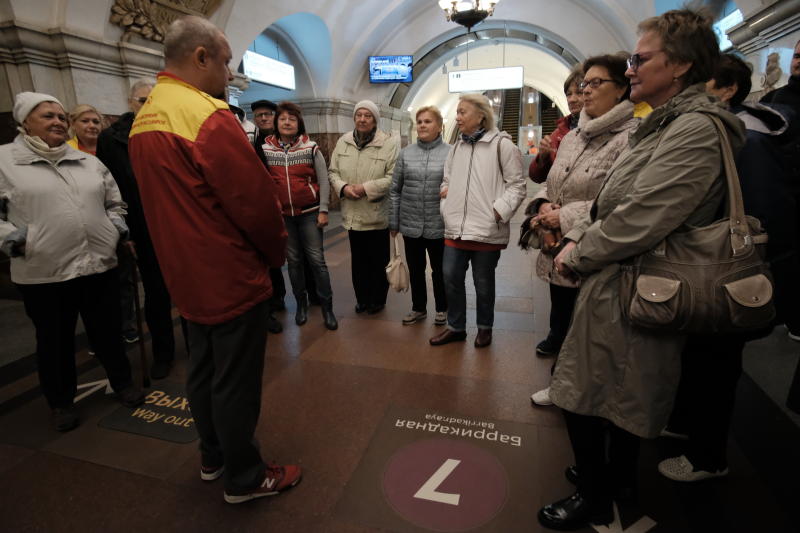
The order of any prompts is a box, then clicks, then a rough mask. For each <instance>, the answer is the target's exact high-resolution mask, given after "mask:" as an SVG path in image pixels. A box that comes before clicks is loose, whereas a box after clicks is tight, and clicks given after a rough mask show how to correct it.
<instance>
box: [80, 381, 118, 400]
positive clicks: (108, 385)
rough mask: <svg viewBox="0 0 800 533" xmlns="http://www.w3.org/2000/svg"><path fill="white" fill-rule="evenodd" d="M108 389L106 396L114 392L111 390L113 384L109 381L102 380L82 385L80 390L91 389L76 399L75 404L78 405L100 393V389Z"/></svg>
mask: <svg viewBox="0 0 800 533" xmlns="http://www.w3.org/2000/svg"><path fill="white" fill-rule="evenodd" d="M104 387H105V389H106V394H111V393H112V392H114V390H113V389H112V388H111V383H110V382H109V381H108V380H107V379H101V380H100V381H92V382H91V383H81V384H80V385H78V390H81V389H89V390H87V391H86V392H83V393H81V394H80V395H78V396H76V397H75V400H74V402H75V403H77V402H79V401H81V400H83V399H84V398H86V397H87V396H89V395H90V394H92V393H94V392H97V391H99V390H100V389H102V388H104Z"/></svg>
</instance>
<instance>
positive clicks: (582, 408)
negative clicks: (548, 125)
mask: <svg viewBox="0 0 800 533" xmlns="http://www.w3.org/2000/svg"><path fill="white" fill-rule="evenodd" d="M718 50H719V48H718V45H717V40H716V37H715V34H714V32H713V30H712V28H711V26H710V21H709V19H708V17H706V16H705V15H704V14H702V13H699V12H696V11H692V10H676V11H670V12H667V13H665V14H663V15H661V16H658V17H653V18H650V19H647V20H645V21H643V22H642V23H641V24H640V25H639V39H638V41H637V43H636V48H635V50H634V53H633V54H632V55H630V56H627V55H620V54H604V55H596V56H593V57H590V58H589V59H587V60H586V61H585V62H583V63H582V64H581V65H579V66H578V67H576V68H575V69H574V70H573V71H572V72H571V74H570V75H569V77H568V78H567V80H566V82H565V83H564V92H565V95H566V97H567V102H568V105H569V114H568V115H566V116H565V117H564V118H563V119H561V120H560V121H559V123H558V126H557V129H556V130H555V132H554V133H552V134H551V135H549V136H545V137H544V138H543V139H542V141H541V144H540V146H539V151H538V156H537V157H536V159H535V160H534V161H533V163H532V164H531V166H530V168H529V169H528V176H529V177H530V179H532V180H533V181H534V182H537V183H543V186H542V187H541V189H540V190H539V192H538V193H537V194H536V195H535V196H534V198H533V199H532V200H531V201H530V202H529V203H528V205H527V208H526V210H525V212H526V215H527V218H526V219H525V222H524V223H523V227H522V233H523V237H522V238H521V239H520V245H521V246H523V247H525V248H533V249H538V250H539V252H538V254H537V255H536V259H535V261H536V267H535V270H536V275H537V276H538V277H539V278H541V279H542V280H543V281H545V282H546V283H547V284H548V285H549V290H550V299H551V312H550V329H549V332H548V334H547V336H546V337H545V338H544V340H542V341H541V342H540V343H539V344H538V345H537V346H536V347H535V353H536V354H538V355H539V356H542V357H547V356H554V357H555V359H554V362H553V366H552V371H551V373H552V379H551V382H550V386H549V387H548V388H546V389H544V390H541V391H537V392H535V393H534V394H533V395H532V396H531V401H532V402H533V403H534V405H535V406H549V405H553V404H554V405H556V406H558V407H559V408H561V409H562V411H563V413H564V420H565V422H566V427H567V431H568V434H569V438H570V442H571V445H572V449H573V452H574V458H575V464H574V465H572V466H570V467H569V468H568V469H567V470H566V472H565V475H566V477H567V478H568V479H569V480H570V481H571V482H572V483H574V484H575V485H576V490H575V492H574V493H573V494H572V495H570V496H568V497H566V498H564V499H561V500H559V501H556V502H554V503H552V504H549V505H547V506H545V507H543V508H542V509H541V510H540V512H539V520H540V522H541V523H542V524H543V525H544V526H545V527H548V528H552V529H558V530H570V529H578V528H581V527H585V526H586V525H587V524H589V523H592V524H608V523H610V522H611V521H612V519H613V509H612V504H613V502H614V501H630V500H635V498H636V493H637V468H638V449H639V442H640V439H641V438H654V437H658V436H659V435H662V434H668V435H676V434H681V435H684V436H685V437H686V438H687V439H688V443H687V452H686V453H685V455H681V456H678V457H672V458H668V459H665V460H664V461H662V462H661V463H660V464H659V465H658V466H657V468H658V470H659V471H660V472H661V473H662V474H663V475H665V476H666V477H669V478H670V479H673V480H677V481H685V482H686V481H700V480H703V479H707V478H711V477H720V476H724V475H725V474H727V472H728V465H727V458H726V455H725V450H726V446H727V444H726V443H727V435H728V429H729V424H730V417H731V412H732V409H733V403H734V397H735V388H736V383H737V380H738V378H739V376H740V374H741V371H742V350H743V348H744V345H745V343H746V342H747V341H748V340H751V339H753V338H755V337H756V336H758V335H762V336H763V335H765V334H766V333H768V332H769V330H771V328H768V330H767V331H761V332H757V333H756V334H754V333H751V332H747V333H744V332H743V333H741V334H738V333H736V334H726V335H720V334H715V333H712V332H708V333H703V334H696V333H692V334H687V333H679V332H668V333H665V332H654V331H652V330H648V329H644V328H641V327H637V326H635V325H633V324H632V323H631V322H630V321H629V320H628V319H627V318H626V316H624V314H622V313H621V311H620V310H621V298H622V296H621V294H620V278H621V275H622V274H621V272H622V270H623V265H624V264H625V263H626V261H629V260H630V259H631V258H634V257H636V256H638V255H640V254H643V253H645V252H647V251H648V250H651V249H653V248H654V247H656V246H657V245H658V244H659V243H660V242H662V241H663V240H664V239H665V238H666V237H667V236H669V235H670V234H672V233H673V232H677V231H683V230H685V229H687V228H693V227H702V226H706V225H708V224H710V223H712V222H713V221H714V220H716V219H718V218H719V217H720V216H721V215H723V214H724V206H725V205H727V204H726V189H725V176H724V172H723V170H722V168H723V163H722V160H723V156H722V153H723V146H722V144H721V143H723V142H725V141H724V140H722V139H721V137H720V135H718V133H717V130H716V129H715V126H714V123H713V122H712V120H709V119H710V118H714V119H715V120H718V121H720V122H721V123H722V124H723V125H724V128H725V130H726V132H727V136H728V138H729V139H730V142H731V145H732V148H733V150H734V151H735V152H738V153H739V157H738V159H737V166H738V169H739V174H740V177H741V183H742V189H743V191H744V198H745V205H746V209H747V212H748V214H751V215H754V216H756V217H758V218H759V219H760V220H761V222H762V224H763V225H764V227H765V228H766V230H767V232H768V233H769V236H770V241H769V248H768V251H767V258H768V259H769V260H770V263H771V266H772V270H773V277H774V285H775V291H774V293H775V294H776V304H777V309H778V317H777V319H776V321H775V323H776V324H778V323H785V324H786V326H787V327H788V329H789V335H790V336H791V337H792V338H793V339H794V340H800V323H799V322H798V320H800V318H799V317H798V308H797V306H796V305H793V302H795V297H796V296H797V295H798V294H799V293H800V282H798V280H797V277H796V275H794V274H796V272H797V271H798V266H800V265H798V256H797V250H798V236H799V234H800V224H798V220H799V219H798V216H799V215H798V210H797V202H798V198H799V197H800V196H798V190H797V185H796V182H797V178H798V176H797V175H796V174H792V172H796V168H797V167H796V166H795V167H792V164H791V158H792V157H796V154H797V151H796V150H793V149H792V147H793V148H797V142H798V141H797V139H798V138H800V137H798V134H797V129H798V126H797V118H796V115H797V113H798V112H800V91H798V87H800V43H798V45H797V46H796V48H795V54H794V57H793V60H792V67H791V68H792V72H791V73H792V77H791V78H790V83H789V85H788V86H787V87H784V88H781V89H778V90H776V91H775V92H773V93H770V94H768V95H767V96H766V97H765V98H764V99H763V100H762V103H755V102H745V98H746V97H747V96H748V95H749V93H750V91H751V86H750V78H751V72H750V70H749V68H748V66H747V65H746V64H745V63H744V62H743V61H742V60H741V59H739V58H738V57H737V56H735V55H733V54H726V55H720V53H719V52H718ZM164 54H165V60H166V66H165V69H164V71H163V72H161V73H160V74H159V76H158V79H157V80H152V81H148V80H142V81H140V82H137V83H136V84H134V85H133V87H132V88H131V90H130V97H129V100H128V105H129V108H130V111H129V112H127V113H125V114H123V115H122V116H120V117H119V119H118V120H116V121H115V122H114V123H113V124H112V125H111V126H109V127H107V128H105V129H103V128H102V126H103V123H104V120H105V119H104V117H103V116H102V115H101V114H100V112H99V111H97V109H95V108H94V107H92V106H90V105H79V106H77V107H76V108H75V109H74V110H73V111H72V112H71V113H69V116H67V113H66V111H65V109H64V107H63V106H62V104H61V103H60V102H59V101H58V100H57V99H56V98H54V97H53V96H50V95H46V94H40V93H32V92H23V93H20V94H19V95H17V97H16V100H15V104H14V111H13V115H14V119H15V120H16V122H17V123H18V124H19V135H18V136H17V137H16V139H15V140H14V141H13V142H12V143H10V144H7V145H4V146H2V147H0V241H1V246H0V249H2V251H3V252H4V253H6V254H7V255H8V256H10V257H11V276H12V281H13V282H14V284H15V285H16V286H17V288H18V289H19V291H20V292H21V293H22V296H23V301H24V305H25V311H26V313H27V315H28V316H29V317H30V319H31V321H32V322H33V324H34V326H35V330H36V343H37V347H36V354H37V360H38V371H39V378H40V383H41V387H42V391H43V393H44V395H45V397H46V399H47V402H48V405H49V406H50V408H51V410H52V417H53V424H54V426H55V428H56V429H57V430H59V431H68V430H70V429H73V428H74V427H76V426H77V425H78V423H79V419H78V416H77V414H76V412H75V410H74V408H73V405H72V404H73V398H74V396H75V391H76V379H77V376H76V368H75V345H74V337H75V327H76V321H77V318H78V316H79V315H80V317H81V318H82V319H83V322H84V324H85V327H86V332H87V336H88V339H89V342H90V345H91V349H92V351H93V352H94V353H95V354H96V356H97V358H98V360H99V361H100V363H101V364H102V365H103V367H104V368H105V370H106V372H107V374H108V377H109V380H110V383H111V386H112V387H113V389H114V391H115V392H116V394H117V396H118V398H119V400H120V401H121V402H122V403H123V404H124V405H126V406H130V407H132V406H136V405H138V404H140V403H141V402H142V401H143V398H144V397H143V392H142V390H141V389H139V388H138V387H136V386H135V385H133V382H132V378H131V368H130V364H129V362H128V359H127V357H126V355H125V344H124V343H125V341H128V342H136V340H137V339H136V336H137V335H136V332H135V329H134V328H133V327H132V326H131V322H132V318H131V317H132V296H131V294H132V292H133V291H132V290H131V288H132V279H133V277H132V273H133V269H138V272H140V273H141V279H142V284H143V287H144V294H145V300H144V302H145V304H144V308H145V315H146V320H147V324H148V327H149V331H150V334H151V337H152V346H153V353H154V358H153V359H154V360H153V364H152V367H151V368H150V373H151V376H152V377H153V378H154V379H161V378H164V377H166V376H167V375H169V373H170V370H171V367H172V364H173V360H174V355H175V337H174V328H173V321H172V307H173V305H174V306H175V307H176V308H177V310H178V313H179V314H180V317H181V319H182V320H183V326H184V332H185V337H186V340H187V346H188V353H189V360H188V377H187V383H186V389H187V396H188V398H189V402H190V405H191V409H192V413H193V416H194V419H195V422H196V427H197V430H198V433H199V434H200V449H201V465H200V477H201V479H202V480H205V481H213V480H215V479H217V478H219V477H221V476H224V479H225V489H224V497H225V500H226V501H227V502H229V503H240V502H243V501H247V500H251V499H254V498H259V497H263V496H269V495H274V494H277V493H279V492H281V491H283V490H285V489H287V488H289V487H291V486H294V485H296V484H297V483H298V482H299V481H300V479H301V477H302V473H301V471H300V468H299V467H297V466H295V465H279V464H274V463H270V462H265V461H264V460H263V459H262V458H261V453H260V451H259V448H258V445H257V444H256V443H255V441H254V440H253V434H254V431H255V427H256V424H257V421H258V418H259V412H260V406H261V401H260V398H261V387H262V373H263V366H264V353H265V349H266V336H267V332H268V331H269V332H272V333H279V332H280V331H281V330H282V325H281V324H280V322H279V321H278V320H277V318H276V315H275V313H276V312H277V311H280V310H282V309H285V304H284V297H285V294H286V288H285V285H284V281H283V273H282V270H281V267H282V265H283V264H284V262H288V274H289V281H290V285H291V290H292V294H293V296H294V298H295V301H296V310H295V317H294V320H295V323H296V324H297V325H298V326H302V325H304V324H305V323H307V321H308V320H309V306H310V305H312V304H314V303H316V304H318V305H319V306H320V309H321V314H322V321H323V323H324V325H325V327H326V328H327V329H329V330H336V329H337V328H338V321H337V319H336V316H335V314H334V310H333V291H332V288H331V280H330V274H329V271H328V267H327V264H326V261H325V253H324V246H323V228H325V227H326V226H327V225H328V223H329V217H328V210H329V206H330V204H331V199H332V197H333V198H335V199H338V203H339V205H340V208H341V214H342V226H343V228H344V229H345V230H346V231H347V235H348V240H349V244H350V255H351V269H352V270H351V271H352V285H353V290H354V293H355V301H356V305H355V312H356V313H367V314H377V313H380V312H381V311H382V310H383V309H384V307H385V305H386V301H387V295H388V289H389V283H388V281H387V277H386V272H385V267H386V265H387V263H388V262H389V255H390V240H391V239H394V238H397V237H398V235H401V236H402V240H403V243H404V247H405V254H406V257H407V261H408V268H409V277H410V286H411V310H410V312H409V313H408V314H407V315H406V316H404V317H403V319H402V322H403V324H405V325H412V324H415V323H419V322H421V321H424V320H425V319H426V318H427V308H428V302H427V300H428V298H427V294H428V290H427V282H426V270H427V268H428V263H429V264H430V269H431V279H432V286H433V295H434V301H435V302H434V303H435V316H434V324H436V325H441V326H444V327H443V328H442V329H441V330H440V331H439V332H438V333H437V334H436V335H434V336H433V337H431V338H430V339H429V342H430V344H431V345H433V346H439V345H443V344H447V343H451V342H457V341H464V340H465V339H466V337H467V313H466V308H467V303H466V289H465V283H466V280H465V278H466V272H467V269H468V268H470V267H471V268H472V278H473V283H474V286H475V293H476V311H477V313H476V326H477V335H476V336H475V339H474V345H475V347H477V348H484V347H486V346H489V345H490V344H491V342H492V330H493V324H494V306H495V269H496V267H497V264H498V261H499V259H500V255H501V252H502V250H504V249H505V248H506V247H507V246H508V242H509V238H510V233H511V228H510V220H511V218H512V216H513V215H514V214H515V213H516V211H517V210H518V208H519V207H520V205H521V203H522V202H523V200H524V199H525V197H526V183H525V175H524V169H523V166H522V157H521V153H520V150H519V149H518V148H517V147H516V146H515V145H514V143H513V142H512V141H511V138H510V136H509V135H508V134H507V133H505V132H502V131H500V130H498V128H497V126H496V124H497V121H496V117H495V116H494V113H493V111H492V106H491V103H490V102H489V101H488V99H487V98H486V97H485V96H483V95H479V94H464V95H461V96H460V97H459V100H458V106H457V110H456V124H457V127H458V130H459V134H460V135H459V137H458V138H457V140H456V142H455V143H454V144H453V145H452V146H451V145H449V144H448V143H446V142H445V141H444V139H443V137H442V135H443V124H444V120H443V117H442V114H441V112H440V111H439V110H438V109H437V108H436V107H433V106H425V107H422V108H419V109H418V110H417V111H416V114H415V117H414V118H415V125H416V133H417V140H416V142H414V143H412V144H410V145H408V146H406V147H404V148H402V149H400V146H399V141H398V139H397V138H396V137H395V136H393V135H390V134H388V133H386V132H384V131H383V130H382V129H381V114H380V110H379V107H378V106H377V105H376V104H375V103H374V102H372V101H370V100H363V101H360V102H358V103H356V104H355V106H354V108H353V130H352V131H350V132H347V133H345V134H344V135H342V136H341V138H340V139H339V140H338V142H337V143H336V146H335V148H334V149H333V152H332V153H331V154H330V160H329V163H326V160H325V157H324V155H323V153H322V150H321V149H320V147H319V146H318V145H317V144H316V143H315V142H314V141H313V140H311V138H310V136H309V134H308V133H307V132H306V127H305V122H304V119H303V114H302V109H301V108H300V107H299V106H298V105H297V104H294V103H291V102H281V103H279V104H275V103H273V102H269V101H266V100H260V101H257V102H254V103H253V104H252V105H251V111H252V114H253V120H254V122H250V121H249V120H247V117H246V113H245V112H244V110H243V109H241V108H238V107H236V106H229V105H228V104H226V103H225V89H226V86H227V85H228V84H229V82H230V81H231V80H232V74H231V71H230V69H229V66H228V63H229V61H230V60H231V56H232V52H231V49H230V46H229V44H228V42H227V39H226V37H225V35H224V34H223V33H222V32H221V31H220V30H219V29H218V28H216V27H215V26H213V25H212V24H211V23H210V22H208V21H206V20H204V19H201V18H198V17H184V18H181V19H178V20H177V21H175V22H174V23H173V24H172V25H171V26H170V27H169V30H168V32H167V34H166V37H165V40H164ZM645 104H646V105H647V106H649V108H650V109H651V110H652V112H650V113H649V114H647V115H646V116H645V117H643V118H639V117H640V115H641V114H640V113H637V112H636V111H635V109H636V106H637V105H640V106H643V105H645ZM70 133H72V138H69V137H70ZM792 143H794V144H792ZM787 146H788V148H787ZM742 147H743V148H742ZM95 156H96V157H95ZM426 254H427V260H426ZM189 272H190V273H191V275H187V273H189ZM532 351H533V350H532ZM798 382H800V378H796V379H795V386H794V388H793V389H792V393H791V394H792V396H791V398H790V404H793V405H795V407H797V404H798V403H800V383H798Z"/></svg>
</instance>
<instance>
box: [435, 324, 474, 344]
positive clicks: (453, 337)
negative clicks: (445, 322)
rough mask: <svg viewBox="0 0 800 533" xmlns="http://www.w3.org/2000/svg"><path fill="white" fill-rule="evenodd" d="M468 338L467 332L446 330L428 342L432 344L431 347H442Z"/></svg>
mask: <svg viewBox="0 0 800 533" xmlns="http://www.w3.org/2000/svg"><path fill="white" fill-rule="evenodd" d="M466 338H467V332H466V331H453V330H452V329H450V328H444V331H442V332H441V333H439V334H438V335H436V336H435V337H431V339H430V340H429V341H428V342H430V343H431V346H441V345H442V344H447V343H450V342H456V341H463V340H465V339H466Z"/></svg>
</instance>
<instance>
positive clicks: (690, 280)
mask: <svg viewBox="0 0 800 533" xmlns="http://www.w3.org/2000/svg"><path fill="white" fill-rule="evenodd" d="M710 118H711V120H712V121H713V122H714V125H715V126H716V128H717V130H718V132H719V136H720V140H721V143H720V144H721V145H722V160H723V163H724V168H725V176H726V180H727V185H728V202H729V206H728V209H729V218H724V219H721V220H718V221H716V222H714V223H713V224H711V225H708V226H705V227H701V228H695V229H690V230H688V231H680V230H679V231H675V232H673V233H671V234H670V235H669V236H668V237H667V238H666V239H664V240H663V241H662V242H661V243H660V244H659V245H658V246H656V248H654V249H653V250H650V251H648V252H646V253H644V254H642V255H640V256H638V257H636V258H634V259H633V260H632V261H631V262H630V264H623V265H622V276H621V278H620V290H621V292H620V302H621V305H622V312H623V314H624V315H625V316H626V317H627V318H628V320H630V322H631V323H632V324H634V325H636V326H639V327H642V328H648V329H656V330H662V331H675V332H685V333H721V332H732V331H747V330H757V329H761V328H763V327H766V326H768V325H769V324H770V322H771V321H772V320H773V319H774V318H775V304H774V301H773V298H772V291H773V282H772V275H771V274H770V271H769V268H768V266H767V264H766V263H765V262H764V260H763V257H764V251H765V250H764V249H765V248H766V243H767V234H766V233H765V232H764V231H763V230H762V229H761V223H760V222H759V220H758V219H756V218H754V217H750V216H746V215H745V214H744V204H743V202H742V190H741V187H740V185H739V176H738V173H737V171H736V165H735V164H734V159H733V152H732V150H731V146H730V141H729V139H728V133H727V131H726V130H725V127H724V126H723V125H722V123H721V122H720V121H719V119H718V118H716V117H714V116H710Z"/></svg>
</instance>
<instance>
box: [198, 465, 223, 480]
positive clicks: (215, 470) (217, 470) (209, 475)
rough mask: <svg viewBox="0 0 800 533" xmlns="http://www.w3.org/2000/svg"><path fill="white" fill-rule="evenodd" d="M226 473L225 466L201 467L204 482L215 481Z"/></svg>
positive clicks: (201, 477)
mask: <svg viewBox="0 0 800 533" xmlns="http://www.w3.org/2000/svg"><path fill="white" fill-rule="evenodd" d="M223 472H225V465H222V466H205V465H200V479H202V480H203V481H214V480H215V479H219V478H220V476H222V473H223Z"/></svg>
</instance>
